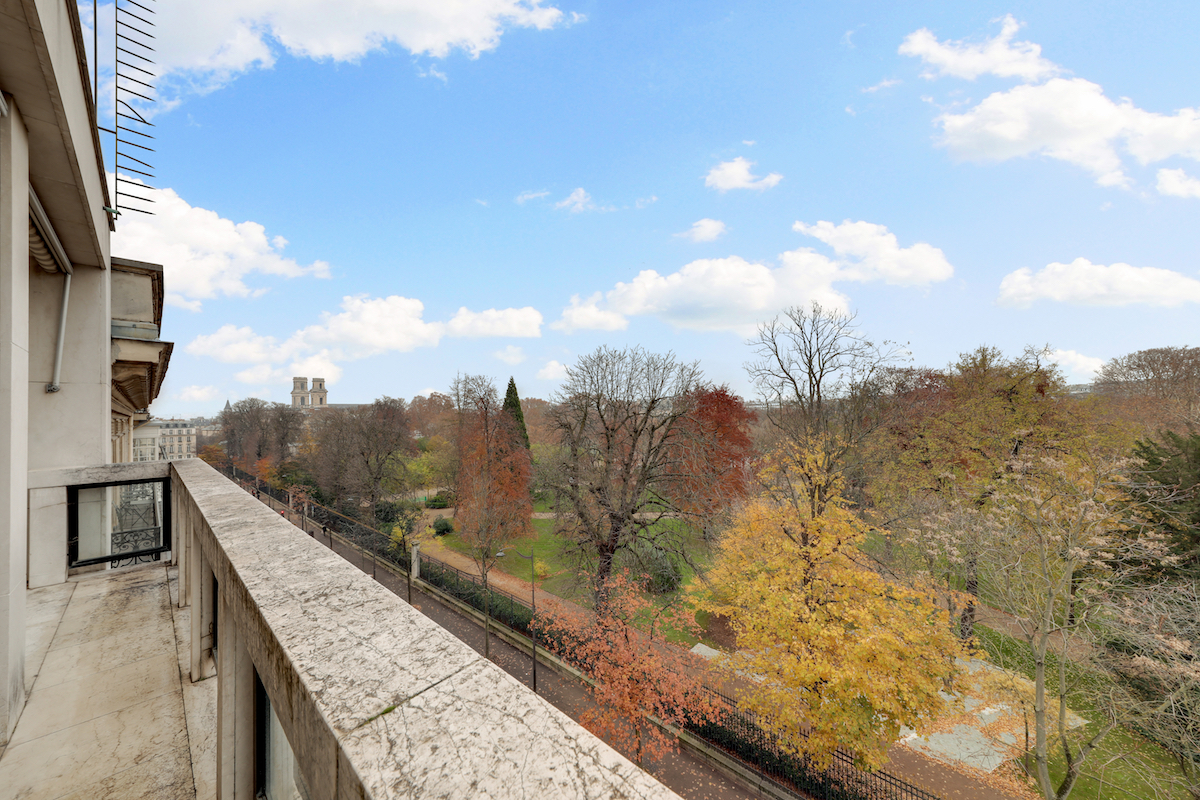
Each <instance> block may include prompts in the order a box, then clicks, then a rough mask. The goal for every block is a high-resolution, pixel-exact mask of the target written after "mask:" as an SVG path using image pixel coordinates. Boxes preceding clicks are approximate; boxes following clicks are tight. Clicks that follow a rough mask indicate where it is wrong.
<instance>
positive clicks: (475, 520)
mask: <svg viewBox="0 0 1200 800" xmlns="http://www.w3.org/2000/svg"><path fill="white" fill-rule="evenodd" d="M466 383H467V384H468V385H469V386H470V390H469V391H468V392H466V393H465V394H463V395H462V398H463V399H462V402H463V405H462V406H461V412H462V414H463V416H464V420H463V426H462V434H461V441H460V452H461V461H460V466H459V479H458V483H459V486H458V491H459V494H458V518H459V525H460V534H461V537H462V540H463V542H464V543H466V544H467V546H468V547H469V548H470V551H471V557H472V558H473V559H474V560H475V564H476V565H477V566H478V567H479V574H480V577H481V578H482V579H483V591H484V618H485V619H484V638H483V641H484V645H483V654H484V657H485V658H487V657H489V656H490V640H491V636H490V632H489V626H490V621H491V609H490V608H489V604H490V598H491V594H490V591H489V589H488V575H489V573H490V572H491V570H492V568H493V567H494V566H495V565H496V558H497V554H498V553H499V552H500V551H502V550H503V549H504V546H505V545H506V544H507V543H509V542H511V541H512V540H513V539H514V538H516V537H519V536H524V535H527V534H528V533H529V531H530V523H529V521H530V518H531V516H532V513H533V506H532V504H531V502H530V499H529V484H530V480H531V477H532V468H531V464H530V460H529V450H528V449H527V448H526V447H525V446H524V442H523V441H522V439H521V431H520V429H519V428H518V427H517V424H516V420H514V419H513V418H512V416H511V415H510V414H509V413H508V412H507V411H506V410H504V409H503V408H502V407H501V406H500V403H499V398H498V397H497V396H496V389H495V387H494V386H492V385H491V382H490V381H487V380H486V379H480V378H479V377H478V376H467V380H466Z"/></svg>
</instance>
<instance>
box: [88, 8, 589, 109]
mask: <svg viewBox="0 0 1200 800" xmlns="http://www.w3.org/2000/svg"><path fill="white" fill-rule="evenodd" d="M101 10H102V12H103V10H104V9H103V7H102V9H101ZM157 11H158V13H157V15H156V17H155V23H156V27H155V29H154V30H155V35H156V37H157V40H156V41H157V44H156V48H157V52H156V56H157V61H158V67H159V71H160V74H161V75H164V76H165V80H164V83H165V85H164V89H166V90H167V91H166V94H167V95H168V96H169V95H171V94H172V93H177V92H179V91H187V90H191V91H208V90H211V89H213V88H216V87H219V86H221V85H222V84H224V83H226V82H228V81H229V80H231V79H232V78H234V77H236V76H237V75H238V74H241V73H243V72H246V71H248V70H251V69H257V68H269V67H271V66H272V65H273V64H274V63H275V60H276V58H277V56H278V52H279V50H280V49H282V50H284V51H286V52H288V53H289V54H291V55H292V56H295V57H299V58H311V59H315V60H329V61H334V62H344V61H355V60H358V59H360V58H362V57H363V56H365V55H367V54H368V53H371V52H374V51H379V50H386V49H388V48H390V47H393V46H396V47H399V48H402V49H403V50H407V51H408V52H409V53H412V54H413V55H423V56H430V57H433V58H444V57H446V56H447V55H449V54H450V53H451V52H452V51H455V50H460V51H463V52H465V53H466V54H467V55H468V56H470V57H472V58H477V57H478V56H479V55H480V54H482V53H485V52H487V51H489V50H493V49H495V48H496V47H497V46H498V45H499V43H500V38H501V36H502V35H503V33H504V32H505V31H506V30H510V29H514V28H534V29H537V30H547V29H550V28H553V27H555V26H558V25H561V24H564V23H566V22H567V20H566V19H564V16H563V13H562V12H561V11H560V10H559V9H557V8H555V7H553V6H547V5H544V4H543V3H542V2H541V0H459V1H458V2H454V3H447V2H443V1H442V0H393V1H392V2H386V3H381V2H375V0H343V2H341V3H339V5H338V7H337V11H336V13H330V8H329V7H328V6H327V5H324V4H321V3H304V2H294V0H210V1H209V2H206V3H203V4H196V3H163V4H162V5H160V6H159V7H158V8H157ZM570 21H571V22H572V23H577V22H582V21H583V20H582V19H581V18H580V17H578V16H574V17H572V18H571V20H570ZM426 73H427V74H429V75H431V76H432V77H442V75H441V73H439V72H437V71H436V70H434V69H433V68H430V69H428V70H427V71H426ZM172 90H174V91H172Z"/></svg>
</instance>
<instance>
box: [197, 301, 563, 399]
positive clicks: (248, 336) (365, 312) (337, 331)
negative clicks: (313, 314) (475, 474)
mask: <svg viewBox="0 0 1200 800" xmlns="http://www.w3.org/2000/svg"><path fill="white" fill-rule="evenodd" d="M424 312H425V305H424V304H423V303H422V302H421V301H420V300H416V299H413V298H410V297H401V296H399V295H391V296H389V297H370V296H368V295H353V296H349V297H344V298H342V303H341V311H339V312H337V313H332V312H328V311H327V312H324V313H323V314H321V319H320V322H318V323H316V324H313V325H309V326H307V327H305V328H302V329H300V330H298V331H296V332H295V333H293V334H292V335H291V336H289V337H288V338H287V339H286V340H284V341H282V342H280V341H278V340H277V339H275V338H274V337H272V336H262V335H259V334H257V333H255V331H254V330H253V329H252V328H249V327H238V326H236V325H232V324H230V325H224V326H222V327H221V328H219V329H217V330H216V331H215V332H213V333H211V334H207V335H202V336H197V337H196V338H195V339H194V340H193V341H192V342H191V343H190V344H188V345H187V347H186V350H187V352H188V353H190V354H193V355H202V356H208V357H209V358H215V359H217V360H218V361H221V362H223V363H227V364H249V365H251V366H249V367H247V368H246V369H244V370H242V371H241V372H239V373H237V374H236V376H235V377H236V378H237V379H238V380H240V381H243V382H245V383H250V384H259V385H261V384H266V383H273V382H278V381H280V380H286V379H287V377H288V376H289V375H323V376H324V377H326V378H327V379H328V380H329V381H330V382H333V381H335V380H336V379H337V378H338V377H340V376H341V374H342V368H341V366H340V363H341V362H344V361H354V360H357V359H361V358H368V357H370V356H375V355H380V354H383V353H407V352H410V351H412V350H415V349H416V348H418V347H436V346H437V344H438V343H439V342H440V341H441V340H442V338H443V337H446V336H451V337H469V338H480V337H510V336H515V337H537V336H540V335H541V324H542V315H541V314H540V313H539V312H538V311H537V310H536V309H534V308H530V307H526V308H503V309H496V308H493V309H487V310H484V311H471V310H470V309H467V308H460V309H459V310H458V312H457V313H456V314H455V315H454V316H453V317H452V318H450V319H449V320H447V321H445V322H426V321H425V320H424ZM285 365H286V366H285Z"/></svg>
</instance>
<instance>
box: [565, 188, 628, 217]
mask: <svg viewBox="0 0 1200 800" xmlns="http://www.w3.org/2000/svg"><path fill="white" fill-rule="evenodd" d="M554 207H555V208H565V209H567V210H569V211H570V212H571V213H572V214H580V213H582V212H584V211H615V210H616V209H614V208H613V207H612V206H598V205H596V204H595V203H594V202H592V196H591V195H590V194H588V193H587V192H585V191H584V190H583V187H582V186H581V187H579V188H578V189H576V190H575V191H573V192H571V193H570V194H569V195H567V197H566V198H565V199H563V200H560V201H559V202H557V203H555V204H554Z"/></svg>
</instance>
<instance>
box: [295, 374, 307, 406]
mask: <svg viewBox="0 0 1200 800" xmlns="http://www.w3.org/2000/svg"><path fill="white" fill-rule="evenodd" d="M308 403H309V394H308V378H292V408H308Z"/></svg>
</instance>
